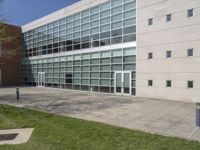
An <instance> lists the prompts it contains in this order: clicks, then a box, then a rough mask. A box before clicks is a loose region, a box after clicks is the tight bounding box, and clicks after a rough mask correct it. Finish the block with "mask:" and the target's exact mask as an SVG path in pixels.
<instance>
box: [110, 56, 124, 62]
mask: <svg viewBox="0 0 200 150" xmlns="http://www.w3.org/2000/svg"><path fill="white" fill-rule="evenodd" d="M112 63H122V57H115V58H112Z"/></svg>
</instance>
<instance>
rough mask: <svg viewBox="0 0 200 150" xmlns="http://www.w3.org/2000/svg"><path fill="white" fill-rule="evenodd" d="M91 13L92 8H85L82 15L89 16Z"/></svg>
mask: <svg viewBox="0 0 200 150" xmlns="http://www.w3.org/2000/svg"><path fill="white" fill-rule="evenodd" d="M89 14H90V10H89V9H87V10H84V11H82V12H81V16H82V17H85V16H88V15H89Z"/></svg>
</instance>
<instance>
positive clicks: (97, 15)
mask: <svg viewBox="0 0 200 150" xmlns="http://www.w3.org/2000/svg"><path fill="white" fill-rule="evenodd" d="M97 19H99V14H94V15H92V16H91V17H90V20H91V21H92V20H97Z"/></svg>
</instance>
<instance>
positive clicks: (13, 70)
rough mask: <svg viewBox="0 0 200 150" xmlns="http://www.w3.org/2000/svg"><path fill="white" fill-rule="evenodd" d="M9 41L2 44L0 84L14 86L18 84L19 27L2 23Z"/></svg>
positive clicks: (19, 58)
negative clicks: (0, 82)
mask: <svg viewBox="0 0 200 150" xmlns="http://www.w3.org/2000/svg"><path fill="white" fill-rule="evenodd" d="M4 26H5V29H6V36H8V37H11V39H10V40H9V41H6V42H4V43H3V44H2V48H3V53H2V56H0V69H1V72H2V84H1V85H0V86H14V85H19V84H20V72H21V71H20V70H21V68H20V60H21V57H20V56H21V48H22V46H21V40H22V38H21V28H20V27H17V26H12V25H6V24H5V25H4Z"/></svg>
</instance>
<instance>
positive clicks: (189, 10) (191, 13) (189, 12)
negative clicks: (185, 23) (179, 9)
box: [187, 9, 194, 17]
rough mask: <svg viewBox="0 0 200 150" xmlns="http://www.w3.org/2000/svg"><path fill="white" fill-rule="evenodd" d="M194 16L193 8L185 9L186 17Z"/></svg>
mask: <svg viewBox="0 0 200 150" xmlns="http://www.w3.org/2000/svg"><path fill="white" fill-rule="evenodd" d="M192 16H194V9H188V10H187V17H192Z"/></svg>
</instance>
